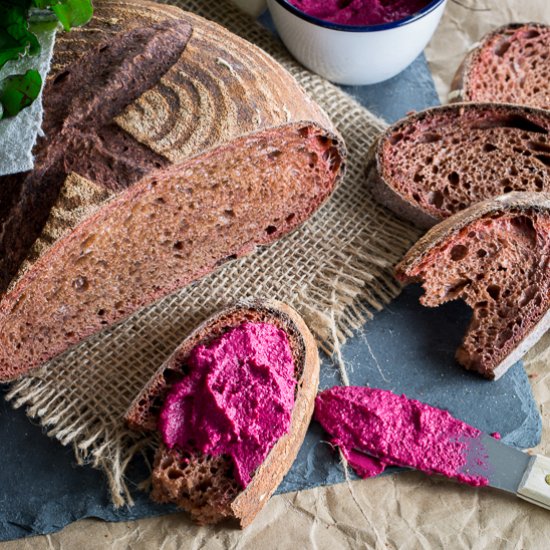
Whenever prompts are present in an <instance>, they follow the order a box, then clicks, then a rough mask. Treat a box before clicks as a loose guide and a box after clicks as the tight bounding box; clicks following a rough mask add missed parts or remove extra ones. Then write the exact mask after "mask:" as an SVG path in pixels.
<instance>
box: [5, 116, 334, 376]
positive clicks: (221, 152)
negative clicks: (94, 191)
mask: <svg viewBox="0 0 550 550" xmlns="http://www.w3.org/2000/svg"><path fill="white" fill-rule="evenodd" d="M338 159H339V153H338V151H337V142H336V141H335V140H333V139H332V138H330V137H327V135H326V133H325V131H324V130H322V129H320V128H318V127H317V126H316V125H313V124H312V123H310V124H308V125H306V126H304V125H303V124H294V125H287V126H286V128H285V130H284V131H281V130H280V129H279V128H276V129H271V130H265V131H262V132H258V133H256V134H252V135H248V136H245V137H243V138H241V139H237V140H234V141H233V142H232V143H231V144H230V145H225V146H221V147H218V148H216V149H213V150H212V151H210V152H209V153H207V154H203V155H199V156H197V157H195V158H194V159H192V160H190V161H188V162H186V163H182V164H180V165H174V166H171V167H168V168H165V169H161V170H158V171H153V172H151V173H150V174H149V175H148V176H146V177H145V178H144V179H143V180H141V181H140V182H138V183H136V184H134V185H133V186H132V187H130V188H128V189H127V190H126V191H124V192H122V193H120V194H119V195H117V196H116V197H115V198H113V199H111V200H110V201H108V202H107V203H106V204H105V205H104V206H102V207H100V208H99V210H98V211H96V212H95V214H93V215H92V216H91V217H89V218H87V219H86V220H84V221H83V222H82V223H80V224H79V225H78V226H76V227H75V228H74V229H73V230H72V231H71V232H69V233H68V234H66V235H65V236H64V237H62V238H61V239H59V240H58V241H57V242H56V243H55V244H54V245H53V246H52V247H51V248H50V249H49V250H48V251H47V252H46V253H45V254H44V255H43V256H41V257H40V259H39V260H38V261H37V262H36V263H35V264H34V265H32V267H30V268H29V269H28V270H27V271H26V273H25V274H24V275H23V277H22V278H21V279H20V280H19V281H18V282H17V284H16V285H15V286H14V288H13V289H12V290H11V292H8V293H7V294H6V295H4V297H3V299H2V300H1V302H0V325H1V326H2V330H1V331H0V381H5V380H10V379H13V378H16V377H18V376H20V375H22V374H25V373H26V372H28V371H29V370H31V369H33V368H36V367H39V366H41V365H42V364H43V363H44V362H46V361H47V360H49V359H51V358H52V357H55V356H56V355H58V354H60V353H62V352H64V351H65V350H67V349H68V348H69V347H71V346H72V345H74V344H77V343H78V342H80V341H82V340H83V339H85V338H86V337H88V336H90V335H92V334H94V333H97V332H99V331H100V330H102V329H103V328H105V327H106V326H109V325H112V324H113V323H116V322H118V321H121V320H123V319H125V318H127V317H128V316H129V315H131V314H132V313H134V312H135V311H137V310H138V309H140V308H142V307H144V306H147V305H149V304H151V303H153V302H154V301H156V300H158V299H160V298H161V297H163V296H166V295H168V294H170V293H172V292H174V291H176V290H178V289H180V288H182V287H184V286H186V285H188V284H190V283H191V282H193V281H194V280H196V279H198V278H199V277H202V276H204V275H206V274H208V273H210V272H212V271H214V270H215V269H216V268H218V267H219V266H221V265H222V264H223V263H224V262H227V261H230V260H233V259H235V258H237V257H240V256H243V255H244V254H248V253H250V252H252V251H253V250H254V249H255V247H256V246H258V245H266V244H269V243H271V242H273V241H275V240H277V239H278V238H280V237H282V236H283V235H285V234H287V233H289V232H290V231H292V230H293V229H295V228H296V227H298V226H299V225H301V224H302V223H303V222H304V221H305V220H306V219H307V218H308V217H309V216H310V215H311V214H312V213H313V212H314V211H315V210H317V208H319V206H320V205H321V204H322V203H323V202H325V201H326V200H327V199H328V197H329V196H330V194H331V192H332V190H333V189H334V185H335V183H336V180H337V176H338V174H339V168H338V163H339V160H338Z"/></svg>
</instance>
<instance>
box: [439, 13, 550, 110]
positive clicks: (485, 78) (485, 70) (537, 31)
mask: <svg viewBox="0 0 550 550" xmlns="http://www.w3.org/2000/svg"><path fill="white" fill-rule="evenodd" d="M549 52H550V26H548V25H544V24H542V23H511V24H509V25H504V26H502V27H499V28H498V29H495V30H494V31H492V32H490V33H489V34H487V35H486V36H484V37H483V38H482V39H481V41H480V42H479V43H478V44H476V46H475V47H474V48H473V49H472V50H471V51H470V52H469V53H468V55H467V56H466V57H465V59H464V61H463V62H462V64H461V66H460V67H459V69H458V71H457V73H456V75H455V77H454V79H453V83H452V85H451V92H450V94H449V99H450V100H451V101H494V102H497V103H516V104H519V105H528V106H530V107H538V108H540V109H550V56H549Z"/></svg>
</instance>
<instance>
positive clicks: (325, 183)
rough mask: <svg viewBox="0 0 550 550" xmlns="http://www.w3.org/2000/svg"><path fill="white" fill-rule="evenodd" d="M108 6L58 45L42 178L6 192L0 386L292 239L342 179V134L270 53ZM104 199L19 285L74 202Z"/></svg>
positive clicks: (60, 230) (40, 153) (181, 18)
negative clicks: (64, 206)
mask: <svg viewBox="0 0 550 550" xmlns="http://www.w3.org/2000/svg"><path fill="white" fill-rule="evenodd" d="M95 7H96V14H95V17H94V18H93V19H92V21H91V22H90V24H89V25H88V26H87V27H85V28H83V29H76V30H75V31H74V32H71V33H67V34H63V35H60V38H59V40H58V41H57V44H56V49H55V52H54V59H53V73H52V76H51V77H50V78H49V79H48V82H47V85H46V88H45V90H44V111H45V112H44V124H43V129H44V132H45V137H43V138H41V139H40V140H39V142H38V144H37V146H36V148H35V156H36V166H35V169H34V171H32V172H30V173H26V174H20V175H16V176H9V177H7V178H3V181H2V182H0V183H1V184H2V185H0V195H2V196H1V197H0V198H3V199H4V201H0V203H1V204H2V208H1V209H0V223H1V224H2V233H1V234H0V275H1V277H0V285H1V286H2V287H3V288H4V289H5V288H6V287H7V286H8V284H9V282H10V281H12V282H11V286H10V289H9V291H8V292H7V293H6V294H4V296H3V298H2V300H1V302H0V323H1V324H2V327H3V330H2V333H1V335H0V380H9V379H13V378H16V377H18V376H20V375H22V374H24V373H25V372H27V371H29V370H30V369H32V368H36V367H38V366H40V365H42V364H43V363H44V362H45V361H47V360H49V359H51V358H52V357H54V356H56V355H58V354H60V353H62V352H63V351H65V350H66V349H68V348H70V347H71V346H72V345H74V344H77V343H78V342H80V341H82V340H83V339H85V338H87V337H88V336H90V335H92V334H94V333H96V332H98V331H100V330H102V329H103V328H105V327H107V326H110V325H112V324H113V323H116V322H118V321H121V320H123V319H125V318H126V317H128V316H129V315H131V314H132V313H134V312H135V311H136V310H138V309H140V308H142V307H144V306H146V305H149V304H151V303H152V302H154V301H156V300H158V299H160V298H161V297H163V296H165V295H167V294H169V293H171V292H174V291H176V290H178V289H179V288H182V287H183V286H185V285H188V284H190V283H191V282H193V281H194V280H196V279H198V278H199V277H202V276H204V275H207V274H208V273H210V272H212V271H213V270H215V269H216V268H218V267H219V266H221V265H222V264H223V263H224V262H226V261H231V260H234V259H236V258H238V257H240V256H242V255H244V254H248V253H250V252H252V251H253V250H254V249H255V248H256V247H257V246H260V245H267V244H269V243H271V242H273V241H275V240H277V239H279V238H280V237H282V236H284V235H286V234H288V233H289V232H290V231H292V230H293V229H295V228H296V227H298V226H299V225H301V224H302V223H303V222H304V221H306V220H307V219H308V218H309V217H310V216H311V214H312V213H313V212H314V211H315V210H317V208H319V207H320V206H321V205H322V204H323V203H324V202H325V201H326V200H327V199H328V198H329V196H330V195H331V193H332V191H333V190H334V188H335V186H336V185H337V184H338V182H339V181H340V179H341V178H342V175H343V171H344V156H345V150H344V144H343V142H342V139H341V138H340V137H339V136H338V135H337V133H336V132H335V131H334V129H333V127H332V125H331V123H330V121H329V120H328V118H327V117H326V115H325V114H324V113H323V112H322V110H321V109H320V108H319V107H318V106H317V105H316V104H315V103H314V102H313V101H311V100H310V99H309V97H308V96H306V95H305V93H304V92H303V91H302V90H301V88H300V87H299V85H298V84H297V83H296V81H295V80H294V79H293V78H292V77H291V76H290V75H289V74H288V73H287V72H286V71H285V70H284V69H283V68H282V67H281V66H280V65H278V64H277V63H276V62H275V61H274V60H273V59H272V58H271V57H270V56H268V55H267V54H265V53H264V52H262V51H261V50H260V49H259V48H257V47H255V46H253V45H251V44H249V43H248V42H246V41H244V40H242V39H240V38H238V37H237V36H235V35H233V34H231V33H230V32H228V31H227V30H225V29H223V28H222V27H220V26H219V25H216V24H215V23H212V22H209V21H207V20H205V19H202V18H200V17H198V16H195V15H192V14H189V13H185V12H183V11H181V10H179V9H178V8H175V7H172V6H165V5H160V4H154V3H149V2H142V1H132V2H125V1H110V0H104V1H98V2H96V3H95ZM75 182H76V183H77V184H78V188H77V189H75V190H74V192H73V193H72V194H71V192H66V187H67V186H70V185H74V184H75ZM98 188H99V190H103V191H105V192H108V193H110V199H108V200H107V201H106V202H104V203H103V204H102V205H100V206H99V207H98V209H97V210H96V211H95V212H94V213H92V214H90V212H89V211H88V210H87V211H86V214H87V216H88V217H87V218H86V219H85V220H84V221H82V222H81V223H79V224H77V225H76V226H75V220H74V217H71V218H70V219H67V220H66V223H64V222H63V221H61V227H60V222H59V219H57V220H56V222H55V223H56V224H57V225H56V227H55V231H52V232H50V234H55V238H54V239H50V242H43V243H41V246H39V247H38V248H39V249H38V254H37V249H36V247H35V249H34V250H33V254H34V256H33V261H32V262H26V263H25V264H24V269H23V270H22V271H21V272H20V273H18V274H17V276H16V277H15V279H14V280H12V278H13V276H14V274H15V273H16V272H17V270H18V269H19V267H20V266H21V264H22V262H23V260H24V258H25V256H26V255H27V254H28V252H29V249H30V248H31V246H32V245H33V242H35V239H36V238H37V236H38V235H39V234H40V233H41V232H42V231H43V229H44V227H45V225H47V224H48V217H49V216H50V214H51V212H52V208H53V207H54V205H55V204H56V201H57V200H58V199H59V197H60V196H62V195H64V196H65V197H68V196H75V195H77V196H82V195H83V194H86V193H88V195H95V196H98V195H100V194H101V193H99V192H98ZM63 189H65V191H62V190H63ZM90 189H93V190H94V191H90ZM52 240H53V241H54V242H53V243H52V242H51V241H52ZM36 256H39V257H38V259H37V260H36V261H34V258H36Z"/></svg>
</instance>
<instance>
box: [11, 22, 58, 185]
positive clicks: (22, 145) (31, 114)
mask: <svg viewBox="0 0 550 550" xmlns="http://www.w3.org/2000/svg"><path fill="white" fill-rule="evenodd" d="M32 30H33V32H35V34H36V35H37V37H38V40H39V42H40V45H41V50H40V54H39V55H37V56H26V57H24V58H23V59H21V60H15V61H8V62H7V63H6V64H5V65H4V66H3V67H2V69H0V79H2V78H4V77H5V76H9V75H12V74H21V73H25V72H26V71H27V70H29V69H37V70H38V71H39V73H40V76H41V77H42V81H43V82H45V81H46V75H47V74H48V71H49V70H50V62H51V59H52V54H53V45H54V42H55V31H56V26H55V25H49V28H45V26H44V25H41V27H40V30H34V29H32ZM42 115H43V109H42V92H40V95H39V96H38V97H37V98H36V99H35V101H34V102H33V103H32V104H31V105H30V106H29V107H27V108H26V109H23V110H22V111H21V112H20V113H19V114H18V115H17V116H15V117H11V118H5V119H2V120H0V176H2V175H5V174H15V173H17V172H25V171H26V170H30V169H32V167H33V163H34V159H33V156H32V148H33V147H34V144H35V142H36V137H37V134H38V132H39V131H40V126H41V125H42Z"/></svg>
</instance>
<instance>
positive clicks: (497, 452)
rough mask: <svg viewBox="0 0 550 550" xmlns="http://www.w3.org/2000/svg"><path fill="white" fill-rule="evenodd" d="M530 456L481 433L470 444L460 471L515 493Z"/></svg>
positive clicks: (491, 485) (492, 485)
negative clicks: (484, 478)
mask: <svg viewBox="0 0 550 550" xmlns="http://www.w3.org/2000/svg"><path fill="white" fill-rule="evenodd" d="M531 458H532V457H531V456H530V455H528V454H527V453H524V452H522V451H519V450H517V449H515V448H514V447H510V445H506V444H505V443H501V442H500V441H498V440H497V439H495V438H494V437H491V436H490V435H487V434H483V435H482V436H481V439H480V440H477V441H476V444H475V445H471V446H470V448H469V452H468V455H467V462H466V464H465V465H464V467H463V468H462V473H465V474H469V475H476V476H482V477H486V478H487V479H488V480H489V486H490V487H495V488H497V489H501V490H503V491H508V492H510V493H514V494H516V493H517V492H518V489H519V486H520V484H521V480H522V479H523V476H524V475H525V471H526V470H527V469H528V467H529V463H530V461H531ZM548 488H549V489H550V487H548Z"/></svg>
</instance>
